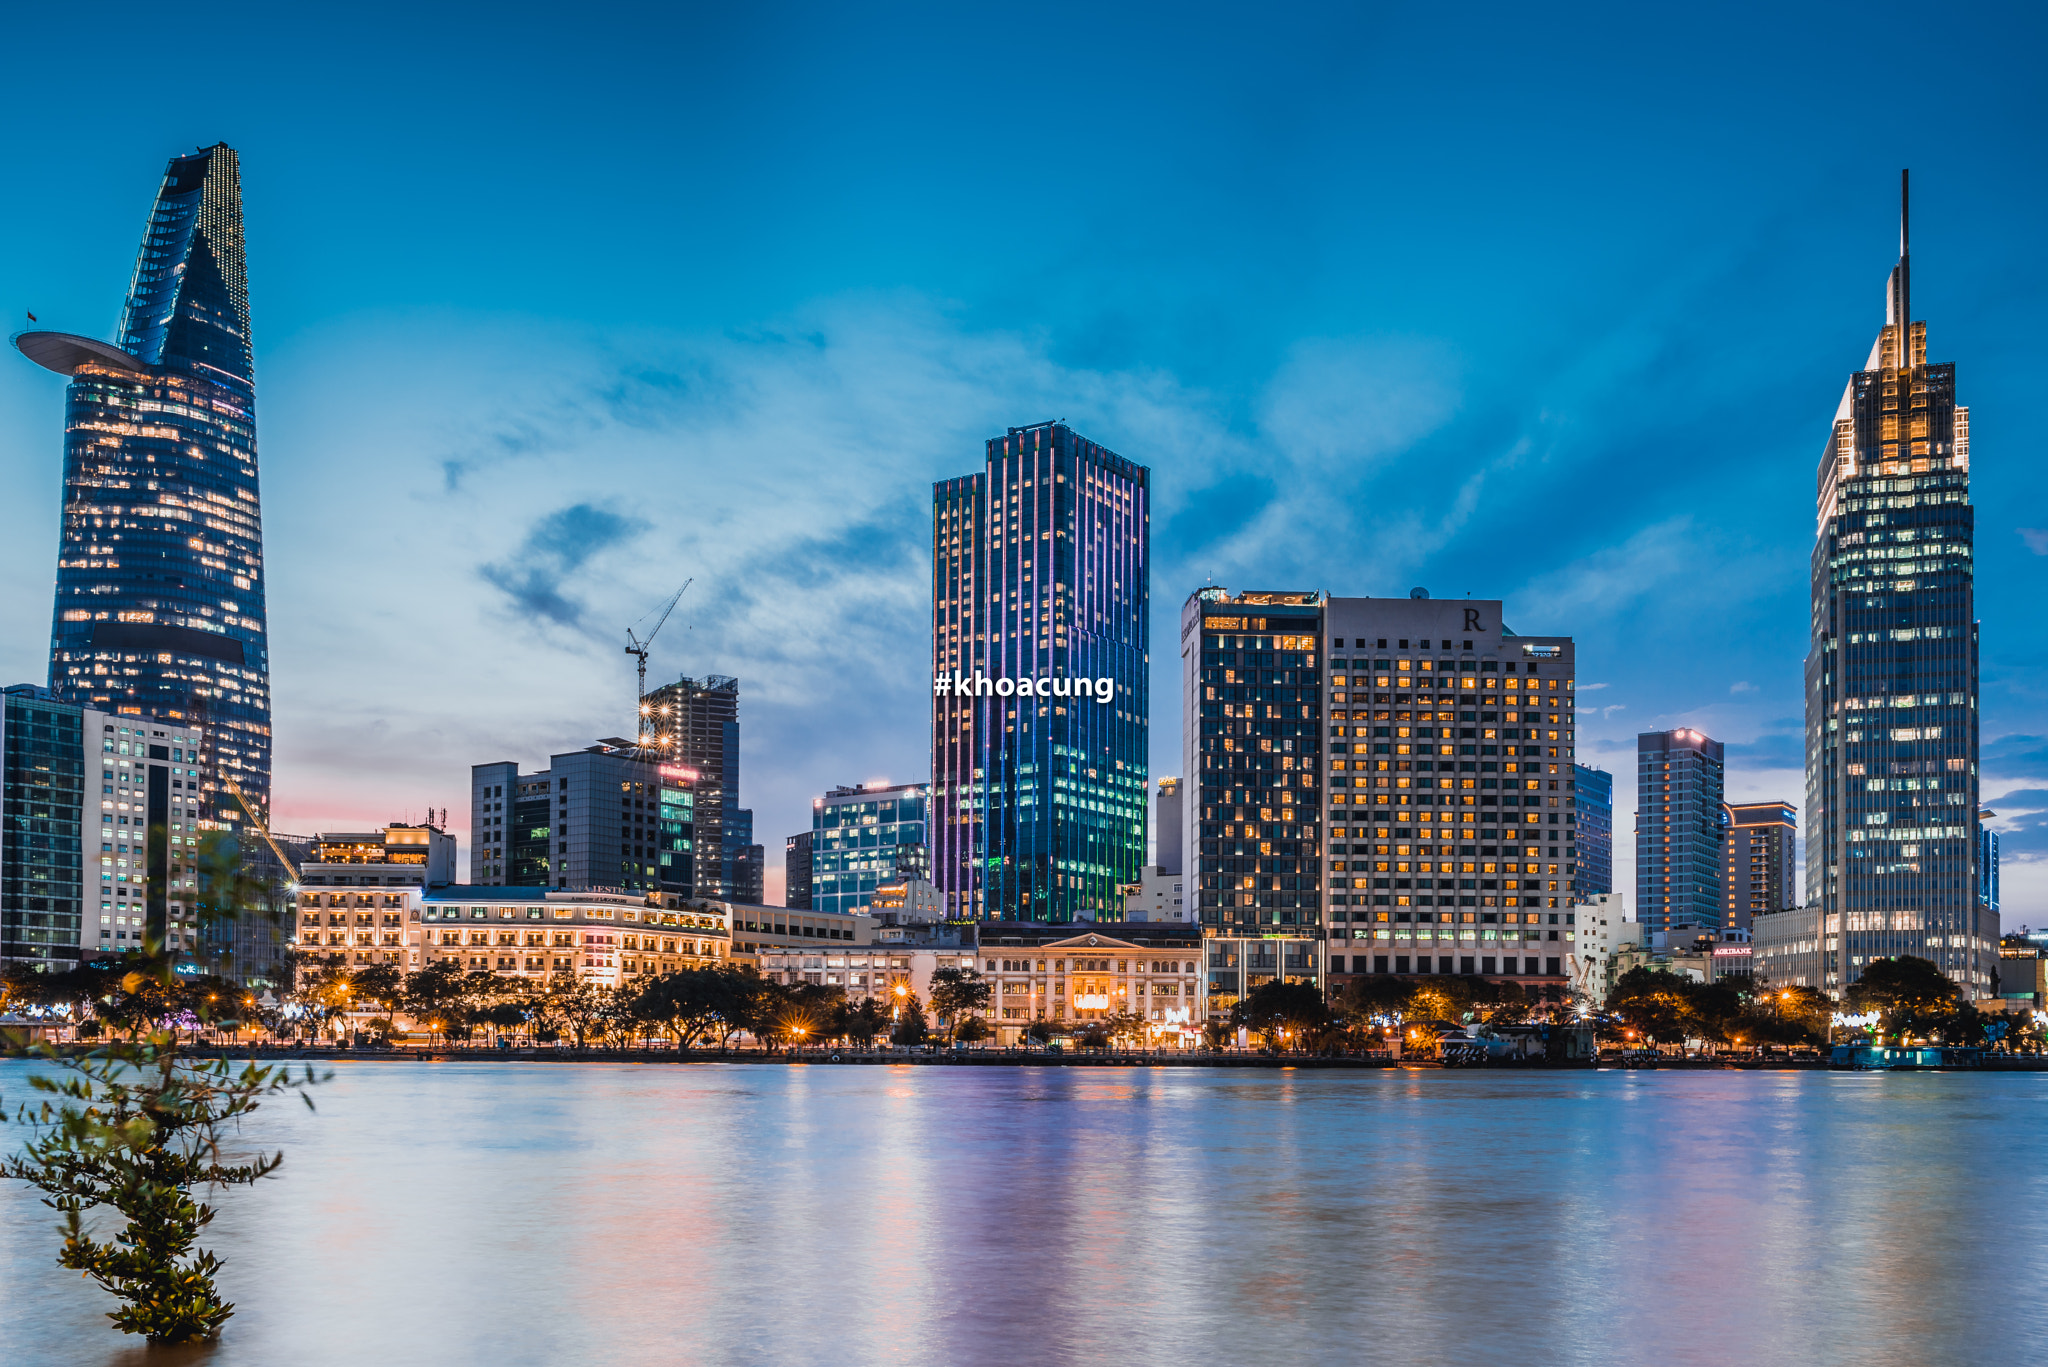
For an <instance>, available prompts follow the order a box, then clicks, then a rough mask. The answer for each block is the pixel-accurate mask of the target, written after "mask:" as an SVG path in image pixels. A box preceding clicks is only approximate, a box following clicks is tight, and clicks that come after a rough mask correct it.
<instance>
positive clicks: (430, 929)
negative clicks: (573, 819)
mask: <svg viewBox="0 0 2048 1367" xmlns="http://www.w3.org/2000/svg"><path fill="white" fill-rule="evenodd" d="M726 906H727V904H725V903H723V902H708V901H693V900H689V899H684V898H679V897H666V898H664V897H659V896H655V897H646V896H635V895H632V894H628V893H598V892H565V891H561V890H557V889H551V888H521V887H504V886H484V887H476V886H460V885H458V886H453V887H441V888H433V889H429V890H428V891H427V892H426V893H425V894H424V895H423V896H421V897H420V898H419V907H418V921H417V925H416V927H415V926H412V925H410V924H409V927H408V928H409V930H410V931H411V937H412V941H413V945H414V946H415V947H416V949H417V962H416V964H415V965H414V966H415V967H419V968H424V967H426V966H427V965H429V964H432V963H435V962H437V961H440V960H453V961H454V962H455V963H457V964H458V965H459V966H460V967H462V968H463V969H464V970H465V971H468V970H475V969H484V970H489V971H490V972H493V973H501V974H505V975H507V976H512V977H522V978H533V979H546V978H550V977H553V976H554V975H556V974H559V973H573V974H575V975H576V976H577V977H578V978H581V979H584V980H585V981H588V982H592V983H595V984H597V985H598V986H600V987H627V986H631V985H633V984H634V983H635V982H637V981H640V980H643V979H646V978H650V977H654V976H657V975H659V974H662V973H671V972H675V971H676V970H678V969H685V968H711V967H715V966H717V965H720V964H724V963H729V962H730V961H731V960H732V934H731V927H730V923H729V921H728V920H727V916H726Z"/></svg>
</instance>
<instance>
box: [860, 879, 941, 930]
mask: <svg viewBox="0 0 2048 1367" xmlns="http://www.w3.org/2000/svg"><path fill="white" fill-rule="evenodd" d="M868 910H869V913H870V914H871V915H873V917H874V918H875V921H876V922H877V923H878V924H880V925H884V926H925V925H934V924H936V923H937V922H938V920H939V919H940V917H941V916H942V915H943V914H944V904H943V903H942V902H941V901H940V900H939V890H938V888H937V887H936V886H934V885H933V883H932V880H931V879H929V878H903V877H897V878H894V879H891V880H890V881H889V882H887V883H882V884H878V885H877V886H876V888H875V891H874V893H873V895H872V896H871V897H870V898H869V901H868Z"/></svg>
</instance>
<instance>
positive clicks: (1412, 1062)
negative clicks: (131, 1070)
mask: <svg viewBox="0 0 2048 1367" xmlns="http://www.w3.org/2000/svg"><path fill="white" fill-rule="evenodd" d="M60 1047H63V1048H64V1051H65V1052H67V1053H68V1052H76V1053H86V1052H89V1050H88V1048H87V1047H84V1046H60ZM187 1053H188V1055H189V1056H190V1057H193V1058H205V1059H220V1058H227V1059H254V1060H256V1061H258V1062H308V1063H310V1062H327V1061H333V1060H342V1059H345V1060H349V1061H352V1062H362V1063H468V1062H478V1063H482V1062H489V1063H613V1064H617V1063H635V1064H661V1063H667V1064H691V1063H733V1064H775V1065H781V1066H784V1067H826V1068H833V1067H851V1066H860V1065H865V1066H870V1067H872V1066H876V1065H884V1066H905V1065H907V1066H914V1067H946V1068H961V1067H966V1068H1293V1069H1310V1070H1322V1071H1348V1070H1371V1071H1384V1070H1387V1069H1409V1070H1418V1069H1422V1070H1433V1071H1445V1072H1457V1071H1462V1070H1463V1068H1466V1067H1473V1066H1481V1067H1485V1068H1487V1069H1489V1070H1491V1071H1499V1070H1501V1069H1532V1070H1543V1071H1558V1070H1567V1071H1591V1070H1598V1069H1614V1070H1622V1069H1629V1070H1636V1071H1642V1070H1648V1071H1658V1072H1788V1073H1812V1072H1828V1071H1837V1072H1847V1071H1853V1070H1851V1069H1848V1068H1845V1067H1840V1066H1837V1065H1834V1064H1831V1063H1829V1062H1827V1061H1825V1060H1807V1059H1725V1060H1724V1059H1659V1060H1657V1061H1656V1062H1654V1063H1651V1062H1631V1063H1628V1064H1623V1063H1620V1062H1617V1061H1613V1060H1606V1061H1595V1060H1585V1059H1581V1060H1574V1061H1571V1062H1559V1063H1552V1062H1548V1061H1546V1060H1540V1059H1538V1060H1529V1061H1526V1062H1520V1061H1518V1062H1512V1063H1495V1064H1486V1065H1457V1066H1453V1067H1450V1068H1446V1067H1445V1065H1443V1064H1442V1063H1440V1062H1439V1061H1437V1060H1436V1059H1417V1058H1410V1059H1389V1058H1359V1057H1352V1056H1338V1057H1333V1058H1315V1057H1308V1056H1293V1057H1290V1056H1284V1055H1270V1054H1199V1053H1190V1054H1178V1053H1177V1054H1048V1053H1037V1052H1034V1053H1008V1052H1005V1053H997V1052H994V1051H980V1050H975V1051H959V1052H946V1053H930V1054H925V1053H916V1054H911V1053H899V1052H895V1051H885V1050H876V1051H873V1052H867V1053H862V1052H848V1051H839V1052H837V1053H834V1052H831V1051H819V1050H806V1051H804V1052H802V1053H800V1054H794V1055H792V1054H788V1053H767V1052H752V1051H744V1050H719V1049H703V1050H691V1051H689V1052H687V1053H682V1052H678V1051H676V1050H672V1049H611V1050H607V1049H362V1050H357V1049H258V1050H250V1049H219V1048H204V1047H201V1048H194V1049H190V1050H188V1051H187ZM13 1056H16V1057H19V1054H14V1055H13ZM1885 1071H1892V1072H1984V1073H2038V1072H2048V1057H2044V1058H2039V1059H2033V1058H2019V1059H1986V1060H1985V1061H1984V1063H1983V1064H1982V1066H1980V1067H1977V1068H1892V1069H1888V1070H1885Z"/></svg>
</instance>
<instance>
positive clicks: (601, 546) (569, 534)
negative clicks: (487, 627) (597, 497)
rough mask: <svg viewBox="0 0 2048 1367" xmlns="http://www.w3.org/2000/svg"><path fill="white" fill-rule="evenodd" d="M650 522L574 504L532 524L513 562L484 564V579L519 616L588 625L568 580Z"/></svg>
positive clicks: (566, 624) (572, 626) (574, 627)
mask: <svg viewBox="0 0 2048 1367" xmlns="http://www.w3.org/2000/svg"><path fill="white" fill-rule="evenodd" d="M646 530H648V524H647V523H646V522H644V521H642V520H640V519H639V518H636V517H626V516H623V515H621V514H619V513H615V512H612V511H611V510H609V509H606V508H598V507H593V506H592V505H591V504H588V503H576V504H572V505H570V506H569V507H567V508H559V509H557V510H556V511H554V512H552V513H549V514H548V515H547V516H545V517H543V518H541V519H540V520H539V521H538V522H536V523H534V524H533V526H532V528H531V529H530V530H528V532H527V533H526V540H525V541H524V542H522V543H521V545H520V547H519V550H518V553H517V554H516V555H515V556H514V557H513V558H512V559H511V560H510V561H500V562H495V563H491V564H486V565H483V566H481V567H480V568H479V569H478V571H477V573H478V574H479V575H481V576H482V577H483V580H484V582H485V583H487V584H489V585H491V586H492V587H494V588H496V589H498V590H499V591H500V592H501V593H503V594H504V595H505V598H506V600H507V601H506V604H505V606H506V607H507V608H509V609H510V611H511V613H512V615H513V617H514V618H516V619H523V620H529V621H530V620H534V619H538V620H540V621H543V622H552V623H553V624H554V625H556V626H561V627H568V628H570V629H572V630H578V631H580V630H583V629H584V627H585V617H586V609H585V608H584V606H583V604H581V603H579V602H577V601H575V600H574V599H572V598H570V597H569V596H568V595H567V593H566V592H565V586H566V584H567V582H568V580H569V579H570V578H571V577H572V576H573V575H574V574H575V573H576V571H577V570H579V569H581V568H582V567H583V566H584V565H585V564H586V563H587V562H588V561H589V560H590V559H591V558H592V557H593V556H595V555H598V554H600V553H601V552H604V551H607V550H609V549H611V548H612V547H614V546H618V545H622V544H624V543H626V542H629V541H631V540H633V539H634V538H635V537H637V536H639V535H640V534H641V533H642V532H644V531H646Z"/></svg>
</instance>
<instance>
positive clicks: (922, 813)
mask: <svg viewBox="0 0 2048 1367" xmlns="http://www.w3.org/2000/svg"><path fill="white" fill-rule="evenodd" d="M929 813H930V799H929V797H928V796H927V789H926V785H924V784H922V783H899V784H894V785H886V786H885V785H881V784H877V785H875V786H873V787H865V786H863V787H854V788H834V789H833V790H832V791H831V792H829V793H827V794H825V796H823V797H821V798H818V799H816V800H815V801H814V802H813V803H812V804H811V833H810V842H809V845H810V855H811V869H810V884H809V898H808V900H807V901H806V902H805V904H804V909H805V910H809V911H829V912H834V913H836V914H838V915H842V916H850V915H852V914H853V913H854V912H856V911H864V910H866V909H867V907H868V904H869V902H870V901H872V900H873V897H874V891H875V889H876V887H878V886H880V885H881V884H883V883H886V882H889V881H890V880H891V879H892V878H893V877H894V876H895V874H896V869H897V861H898V858H899V856H900V855H905V854H908V855H910V857H911V858H913V859H914V858H917V857H919V856H917V855H916V854H914V853H912V852H913V851H914V850H916V849H921V848H922V847H923V845H924V843H925V825H926V819H927V817H928V816H929ZM792 905H794V903H792Z"/></svg>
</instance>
